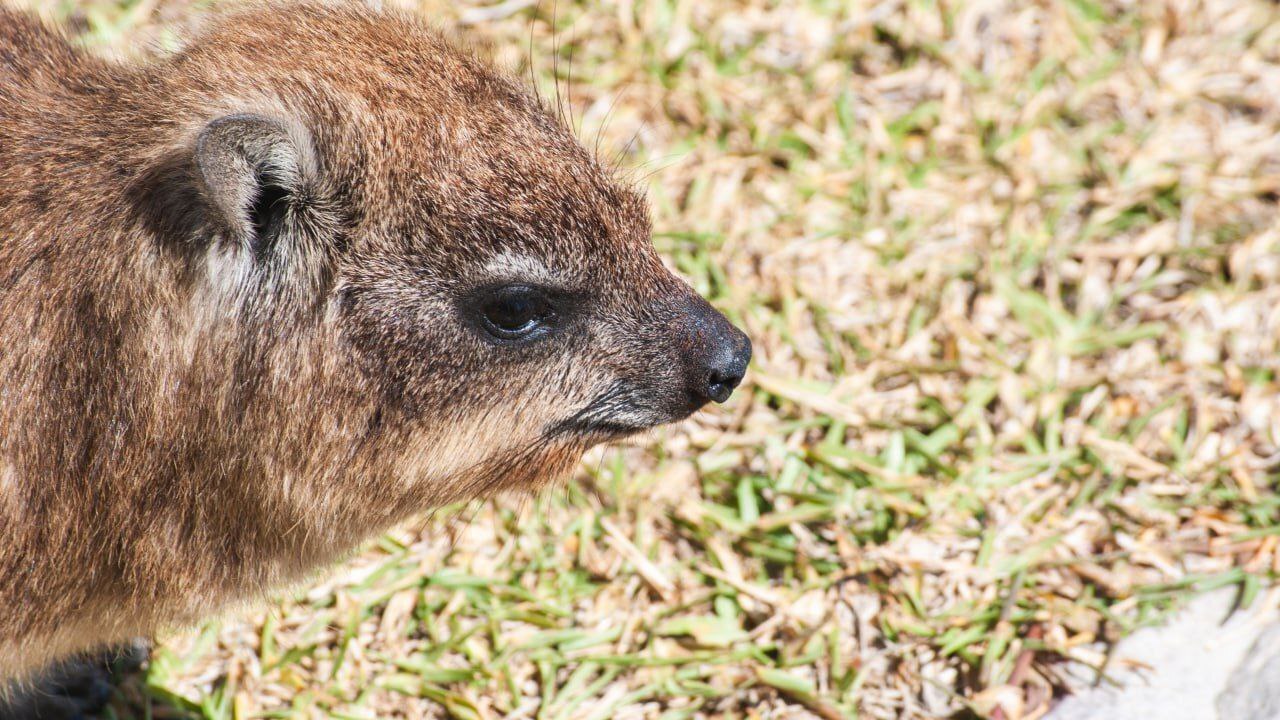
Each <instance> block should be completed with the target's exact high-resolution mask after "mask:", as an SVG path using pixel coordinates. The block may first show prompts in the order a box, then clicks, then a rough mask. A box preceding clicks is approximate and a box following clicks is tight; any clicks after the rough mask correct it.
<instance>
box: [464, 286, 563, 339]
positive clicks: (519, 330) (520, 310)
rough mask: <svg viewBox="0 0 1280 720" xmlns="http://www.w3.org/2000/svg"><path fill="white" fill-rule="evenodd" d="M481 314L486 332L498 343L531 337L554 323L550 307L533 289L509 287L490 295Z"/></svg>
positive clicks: (541, 294) (484, 300) (541, 295)
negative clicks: (496, 339)
mask: <svg viewBox="0 0 1280 720" xmlns="http://www.w3.org/2000/svg"><path fill="white" fill-rule="evenodd" d="M480 314H481V317H482V319H483V321H484V326H485V329H486V330H488V331H489V332H490V333H491V334H492V335H494V336H495V337H497V338H499V339H501V340H519V339H523V338H527V337H531V336H533V335H535V334H537V333H538V331H539V330H542V329H544V328H546V326H547V325H548V324H549V323H550V322H551V320H552V319H553V312H552V308H551V303H550V302H549V301H548V300H547V296H546V295H545V294H544V293H542V292H541V291H539V290H537V289H536V288H531V287H526V286H523V285H509V286H506V287H501V288H498V289H496V290H494V291H492V292H491V293H489V294H488V295H487V296H486V297H485V298H484V299H483V301H482V304H481V306H480Z"/></svg>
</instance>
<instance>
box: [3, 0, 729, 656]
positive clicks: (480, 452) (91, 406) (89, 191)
mask: <svg viewBox="0 0 1280 720" xmlns="http://www.w3.org/2000/svg"><path fill="white" fill-rule="evenodd" d="M649 236H650V232H649V222H648V220H647V213H646V206H645V202H644V201H643V199H642V198H641V197H640V195H638V194H637V193H636V192H635V191H634V190H633V189H631V188H629V187H627V186H626V185H624V184H620V183H619V182H617V181H616V180H615V179H614V178H613V177H612V176H611V173H610V171H609V170H608V169H607V168H605V167H603V166H602V165H601V164H600V163H598V162H597V160H596V158H595V157H594V156H593V155H592V153H590V152H588V151H587V150H584V149H583V147H582V146H581V145H579V143H578V142H577V141H576V140H575V139H574V137H573V135H572V133H571V132H570V131H569V130H568V129H567V128H566V127H565V125H564V124H563V123H562V122H560V120H559V119H558V118H557V117H556V115H555V114H554V113H549V112H548V111H547V110H546V109H545V108H544V107H543V106H542V105H541V104H540V102H539V101H538V100H537V99H535V98H534V97H533V96H532V95H531V94H530V93H529V92H527V91H526V90H525V89H524V88H523V87H521V85H520V84H519V83H517V82H516V81H513V80H512V79H511V78H510V77H508V76H506V75H504V74H502V73H500V72H497V71H495V70H494V69H493V68H492V67H490V66H489V65H488V64H486V63H485V62H483V61H481V60H478V59H477V58H475V57H473V56H472V55H471V54H469V53H467V52H464V51H460V50H459V49H457V48H456V47H454V46H453V45H451V44H450V43H449V42H447V41H446V40H445V39H443V38H442V37H441V36H440V35H438V34H437V33H435V32H433V31H431V30H430V29H428V27H427V26H426V25H425V24H424V23H423V22H421V21H419V20H417V19H414V18H413V17H408V16H404V15H399V14H395V13H391V12H375V11H372V10H369V9H367V8H365V7H364V6H362V5H356V4H352V5H350V6H347V5H342V4H338V3H334V4H293V5H287V6H276V7H271V8H255V9H248V10H244V11H240V12H239V13H237V14H234V15H231V16H228V17H226V18H223V19H221V20H217V21H214V22H213V23H212V24H211V27H209V28H208V29H206V30H205V31H203V32H202V33H200V34H199V35H198V36H197V37H195V38H194V39H193V40H192V41H191V42H190V43H189V45H188V46H187V47H186V48H185V49H183V50H181V51H179V52H176V53H174V54H172V55H169V56H166V57H162V58H157V59H154V60H153V61H151V62H148V63H146V64H141V65H136V64H119V63H114V62H109V61H106V60H104V59H101V58H97V57H94V56H91V55H89V54H87V53H86V52H84V51H82V50H80V49H78V48H76V47H74V46H73V45H71V44H69V43H68V42H67V41H66V40H65V39H64V37H63V36H62V35H60V34H59V33H58V32H57V31H55V30H51V29H49V28H48V27H46V26H45V25H43V24H41V23H40V22H38V21H36V20H34V19H32V18H30V17H27V16H25V15H22V14H19V13H16V12H13V11H5V10H0V308H3V309H2V310H0V677H11V678H12V677H21V676H24V675H27V676H29V675H30V674H31V673H32V672H33V671H36V670H37V669H38V668H40V667H42V666H44V665H46V664H48V663H50V662H53V661H56V660H58V659H59V658H64V657H67V656H69V655H74V654H77V653H84V652H89V651H93V650H95V649H97V648H100V647H103V646H106V645H110V644H113V643H118V642H121V641H124V640H126V639H129V638H133V637H136V636H145V635H147V634H149V633H151V632H152V631H153V629H155V628H157V627H158V626H163V625H173V624H182V623H190V622H193V621H195V620H197V619H198V618H200V617H202V616H204V615H206V614H208V613H210V612H211V611H214V610H216V609H218V608H219V607H222V606H225V605H227V604H228V603H230V602H233V601H236V600H238V599H242V598H244V597H246V596H253V595H257V594H260V593H262V592H263V591H264V590H266V589H269V588H273V587H278V586H280V584H281V583H286V582H289V581H290V580H293V579H297V578H299V577H300V576H302V575H303V574H304V573H306V572H307V571H309V570H312V569H314V568H316V567H317V566H318V565H320V564H322V563H326V562H329V561H331V560H333V559H334V558H335V557H337V556H339V555H340V554H341V553H343V552H344V551H348V550H350V549H351V548H352V547H353V546H354V545H355V544H356V543H358V542H359V541H360V540H361V539H362V538H365V537H367V536H369V535H370V534H373V533H377V532H379V531H382V530H384V529H386V528H387V527H389V526H390V525H392V524H394V523H396V522H397V521H400V520H403V519H405V518H407V517H409V516H411V515H412V514H414V513H417V512H420V511H422V510H424V509H426V508H429V507H431V506H435V505H439V504H442V503H447V502H451V501H455V500H458V499H463V498H471V497H477V496H481V495H484V494H485V493H488V492H490V491H493V490H495V489H498V488H534V487H537V486H539V485H540V484H542V483H544V482H545V481H547V480H548V479H549V478H552V477H554V476H556V475H558V474H562V473H564V472H566V471H567V470H568V469H570V468H572V467H573V466H574V465H575V463H576V462H577V461H578V460H579V459H580V457H581V455H582V453H583V451H584V450H585V449H586V448H588V447H589V446H591V445H593V444H596V443H600V442H603V441H607V440H610V439H614V438H619V437H622V436H625V435H628V434H631V433H635V432H638V431H642V430H644V429H646V428H651V427H653V426H655V425H658V424H661V423H666V422H671V421H674V420H678V419H680V418H683V417H685V416H687V415H688V414H689V413H691V412H693V411H694V410H696V409H697V408H699V407H701V406H702V405H703V404H705V403H706V402H707V401H710V400H715V401H723V400H724V399H725V398H727V397H728V396H729V394H730V392H732V390H733V388H734V386H735V385H737V384H738V382H739V381H740V380H741V379H742V376H743V372H744V370H745V368H746V365H747V362H748V359H749V356H750V343H749V342H748V340H747V338H746V337H745V336H744V335H743V334H742V333H741V332H739V331H738V330H736V329H735V328H734V327H733V326H732V325H731V324H730V323H729V322H728V321H727V320H725V318H724V317H722V316H721V315H720V314H719V313H717V312H716V311H715V310H713V309H712V308H711V307H710V306H709V305H708V304H707V303H706V302H704V301H703V300H702V299H701V298H699V297H698V296H697V295H696V294H695V293H694V292H693V291H692V290H691V289H690V288H689V287H688V286H687V285H686V284H685V283H683V282H681V281H680V280H679V279H677V278H676V277H675V276H674V275H672V273H670V272H669V271H668V270H666V269H665V268H664V266H663V264H662V262H661V261H660V259H659V257H658V255H657V254H656V253H655V251H654V249H653V247H652V245H651V243H650V237H649Z"/></svg>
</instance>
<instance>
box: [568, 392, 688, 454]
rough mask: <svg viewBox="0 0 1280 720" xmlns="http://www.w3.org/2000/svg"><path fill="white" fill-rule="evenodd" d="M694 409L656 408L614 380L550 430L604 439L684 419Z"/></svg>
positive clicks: (581, 436)
mask: <svg viewBox="0 0 1280 720" xmlns="http://www.w3.org/2000/svg"><path fill="white" fill-rule="evenodd" d="M695 410H697V408H696V407H695V408H688V409H682V411H677V412H673V411H671V410H669V409H664V408H659V407H655V406H654V405H653V404H652V403H651V402H650V401H649V399H648V398H647V397H643V396H641V394H640V392H639V391H638V390H637V389H636V388H634V387H631V386H628V385H626V384H623V383H614V384H613V385H612V386H610V387H609V388H608V389H606V390H605V391H604V392H602V393H600V394H599V395H597V396H596V397H595V398H594V399H592V400H591V402H589V403H587V405H586V406H585V407H583V408H582V409H580V410H578V411H577V412H575V413H574V414H573V415H571V416H569V417H568V418H565V419H564V420H561V421H560V422H558V423H556V424H555V425H553V426H552V428H551V433H552V434H556V435H573V436H576V437H580V438H583V437H585V438H591V439H598V440H599V441H601V442H604V441H608V440H617V439H620V438H625V437H629V436H631V435H636V434H639V433H642V432H645V431H647V430H652V429H653V428H655V427H657V426H659V425H666V424H668V423H673V422H677V421H679V420H683V419H684V418H686V417H688V416H689V415H691V414H693V412H694V411H695Z"/></svg>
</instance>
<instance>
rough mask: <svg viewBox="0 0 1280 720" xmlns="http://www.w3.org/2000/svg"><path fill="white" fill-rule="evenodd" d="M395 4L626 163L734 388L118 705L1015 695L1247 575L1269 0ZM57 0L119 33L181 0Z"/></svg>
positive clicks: (184, 655)
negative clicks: (740, 371) (724, 324)
mask: <svg viewBox="0 0 1280 720" xmlns="http://www.w3.org/2000/svg"><path fill="white" fill-rule="evenodd" d="M388 1H390V0H388ZM420 7H421V9H422V10H423V11H424V12H426V13H428V14H429V15H430V16H431V17H433V18H436V19H437V20H438V21H439V22H440V24H441V25H442V26H443V27H445V28H447V29H450V30H457V31H459V32H461V33H463V34H464V35H465V36H466V37H467V38H468V39H469V40H470V41H472V42H473V43H475V44H476V45H478V46H480V47H481V48H484V49H485V51H486V52H489V53H491V54H492V55H493V56H494V57H495V58H497V60H498V61H499V62H501V63H504V64H506V65H508V66H510V67H520V66H521V64H522V63H523V62H524V61H526V60H528V59H529V58H530V57H531V58H532V74H533V76H534V77H535V78H536V79H537V81H538V83H539V84H540V86H541V87H542V90H543V92H544V94H547V95H548V96H554V95H555V90H554V88H556V87H558V88H559V91H560V95H561V97H563V98H564V100H565V102H566V103H567V105H568V107H570V108H572V113H573V118H574V122H575V123H576V124H577V125H578V126H579V127H580V128H581V130H580V134H581V136H582V137H584V138H585V140H586V141H587V142H588V143H594V142H596V141H597V139H598V142H599V147H600V149H601V153H602V154H605V155H613V154H617V155H618V156H619V158H620V162H621V165H622V166H623V167H624V168H629V169H631V170H632V172H633V173H634V174H635V175H636V177H637V178H643V182H644V184H645V185H646V186H647V188H648V192H649V196H650V198H651V200H652V203H653V208H654V218H655V225H656V236H655V242H656V243H657V244H658V246H659V248H660V249H661V250H662V252H663V253H664V255H665V256H666V257H668V258H669V259H670V260H671V262H672V263H673V264H674V266H675V267H677V268H678V269H679V270H680V271H681V272H682V273H683V274H684V275H685V276H686V277H687V278H688V279H689V280H690V282H692V283H693V284H694V285H695V287H697V288H698V290H699V291H701V292H702V293H704V294H705V295H707V296H708V297H709V298H711V299H712V301H713V302H714V303H715V304H716V305H717V306H718V307H720V308H722V309H723V310H724V311H725V312H726V313H728V314H729V315H730V316H732V317H733V318H734V319H735V320H736V321H737V322H739V323H740V324H742V325H743V326H745V327H746V328H747V329H748V330H749V332H750V334H751V336H752V337H753V338H754V340H755V343H756V348H757V360H756V362H755V363H754V365H753V367H752V370H751V374H750V376H749V380H748V383H747V385H746V387H745V388H744V389H743V391H742V392H740V393H739V394H737V395H736V396H735V398H734V399H733V400H732V401H731V402H730V403H729V404H728V405H726V406H725V407H723V408H713V409H711V410H709V411H707V412H705V413H703V414H701V415H700V416H698V417H697V418H696V419H695V420H693V421H691V422H688V423H686V424H685V425H682V426H680V427H676V428H670V429H666V430H663V431H661V432H659V433H658V434H657V435H656V436H655V437H653V438H649V439H646V440H644V441H641V442H639V443H636V444H634V445H631V446H627V447H615V448H608V449H603V450H602V451H600V452H597V453H595V454H593V455H592V456H591V457H590V458H589V459H588V462H586V463H585V464H584V465H583V467H582V469H581V471H580V472H579V473H578V474H577V475H576V476H575V477H574V478H572V479H571V480H570V481H569V482H568V484H567V485H566V486H565V487H564V488H563V489H562V490H560V491H558V492H553V493H549V494H547V495H545V496H543V497H540V498H537V499H534V500H532V501H528V500H523V501H522V500H520V499H508V500H503V501H500V502H495V503H491V504H486V505H483V506H479V507H468V508H461V509H456V511H455V512H453V513H445V514H442V515H441V516H438V517H437V519H434V520H430V521H423V522H422V523H419V524H417V525H415V526H412V527H408V528H404V529H402V530H400V531H398V532H396V533H393V534H391V535H390V536H388V537H385V538H381V539H379V540H377V541H376V542H373V543H372V544H370V545H369V546H367V547H366V548H365V549H364V550H362V551H361V552H360V553H359V554H358V555H357V556H356V557H354V558H353V559H352V561H351V562H350V563H349V564H347V565H346V566H344V567H343V568H340V569H338V570H336V571H335V572H333V573H332V574H329V575H326V576H323V577H321V578H319V579H318V580H317V582H316V584H315V585H314V586H312V587H307V588H301V589H299V590H298V591H297V593H296V594H293V595H288V594H286V595H282V596H281V597H279V598H277V599H276V600H273V601H272V602H271V603H269V604H267V605H266V606H265V607H259V608H256V609H250V610H248V611H246V612H244V613H237V614H231V615H229V616H228V617H227V618H226V619H224V620H221V621H218V622H213V623H210V624H208V625H206V626H205V627H203V628H200V629H198V630H194V631H190V632H184V633H177V634H174V635H172V636H169V637H167V638H164V639H163V642H162V644H161V646H160V648H159V649H158V651H157V653H156V655H155V660H154V662H153V663H152V665H151V667H150V670H149V673H148V675H147V677H146V679H145V682H144V683H143V684H141V685H135V686H132V687H129V688H126V690H125V691H124V693H123V694H122V696H121V697H120V698H119V699H118V702H117V704H116V716H117V717H139V718H142V717H146V718H151V717H155V718H160V717H175V716H176V717H204V718H237V719H242V718H310V717H334V718H372V717H396V718H436V717H455V718H467V719H471V718H496V717H503V716H505V717H530V718H533V717H536V718H542V719H547V720H553V719H559V718H565V719H568V718H575V719H579V718H592V719H611V720H612V719H616V720H621V719H624V718H664V719H670V720H675V719H676V718H691V717H793V716H804V715H806V714H807V715H808V716H816V717H820V718H843V717H869V718H897V717H902V718H925V717H966V716H969V717H972V716H980V717H993V718H1003V719H1005V720H1010V719H1012V718H1018V717H1035V716H1037V715H1038V714H1040V713H1042V712H1043V711H1044V709H1045V708H1046V707H1047V706H1048V704H1049V703H1050V701H1051V698H1052V697H1053V696H1054V694H1055V693H1060V692H1061V691H1062V688H1063V685H1064V683H1063V679H1062V674H1061V667H1062V666H1061V663H1062V661H1063V660H1065V659H1074V660H1075V661H1077V662H1081V663H1085V664H1090V665H1101V663H1102V662H1103V661H1104V660H1105V644H1104V643H1105V642H1107V641H1113V640H1115V639H1116V638H1118V637H1121V636H1123V635H1124V634H1125V633H1127V632H1129V631H1130V630H1132V629H1133V628H1134V627H1136V626H1138V625H1140V624H1143V623H1148V622H1152V621H1155V620H1157V619H1158V618H1159V617H1161V615H1162V614H1163V613H1166V612H1167V611H1168V610H1169V609H1170V608H1171V607H1173V606H1174V605H1176V604H1177V603H1178V602H1179V601H1180V600H1181V599H1182V598H1184V597H1185V596H1186V595H1187V594H1189V593H1192V592H1195V591H1197V590H1203V589H1206V588H1208V587H1212V586H1221V585H1224V584H1230V585H1236V586H1238V587H1240V588H1241V590H1242V593H1243V599H1244V600H1252V599H1253V597H1255V596H1258V595H1268V596H1269V591H1268V590H1266V585H1267V583H1268V581H1270V580H1271V579H1273V578H1274V575H1275V573H1276V571H1277V568H1280V555H1278V554H1277V546H1278V545H1280V512H1278V511H1277V510H1278V507H1280V496H1278V495H1277V493H1276V488H1275V486H1276V484H1277V480H1280V448H1278V445H1280V400H1278V399H1277V398H1278V397H1280V392H1278V391H1280V379H1278V378H1280V217H1278V215H1277V212H1276V198H1277V194H1278V193H1280V140H1277V138H1280V100H1277V98H1280V64H1278V63H1280V9H1277V8H1276V6H1275V5H1274V4H1272V3H1267V2H1262V1H1261V0H1245V1H1244V2H1233V1H1231V2H1229V1H1227V0H1206V2H1202V3H1189V2H1179V1H1174V0H1170V1H1169V2H1149V3H1129V2H1097V1H1095V0H1072V1H1071V2H1062V3H1041V4H1024V3H1009V2H993V3H963V2H951V1H943V0H903V1H901V2H882V3H881V2H837V1H836V0H783V1H782V2H776V3H765V2H762V1H756V0H746V1H744V2H729V1H728V0H698V1H697V2H695V1H694V0H610V1H608V2H602V3H586V2H574V1H571V0H560V1H559V2H557V3H551V2H542V3H540V4H536V5H535V4H532V3H523V2H511V1H509V2H504V3H492V4H486V5H481V4H479V3H458V4H453V3H448V2H444V1H443V0H423V1H422V2H421V3H420ZM62 12H64V13H66V14H70V15H72V16H74V17H76V18H78V19H79V25H78V27H80V28H81V29H82V31H83V32H84V33H85V34H86V37H87V39H88V41H89V42H91V43H93V44H97V45H103V46H111V47H115V48H130V47H136V46H137V44H138V43H139V42H142V41H143V40H146V41H151V42H155V41H158V42H160V43H161V44H164V43H166V42H168V41H169V40H168V38H170V37H171V35H169V34H167V33H166V31H161V30H158V29H157V28H158V27H161V26H169V27H178V28H181V27H182V26H183V24H184V23H187V22H189V21H190V19H191V18H192V17H196V16H198V15H199V14H200V13H201V12H204V7H203V6H202V5H201V4H191V3H186V2H182V1H181V0H179V1H178V2H167V1H165V0H159V1H156V0H139V1H138V2H127V3H124V4H120V3H116V2H110V1H105V2H89V3H84V4H80V3H76V4H70V3H66V4H64V5H63V6H62ZM530 50H531V54H530ZM1273 600H1274V598H1270V597H1268V602H1271V601H1273Z"/></svg>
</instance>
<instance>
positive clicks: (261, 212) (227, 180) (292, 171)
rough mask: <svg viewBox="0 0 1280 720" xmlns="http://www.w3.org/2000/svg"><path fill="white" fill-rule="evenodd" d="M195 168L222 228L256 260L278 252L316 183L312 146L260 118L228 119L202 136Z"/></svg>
mask: <svg viewBox="0 0 1280 720" xmlns="http://www.w3.org/2000/svg"><path fill="white" fill-rule="evenodd" d="M195 167H196V171H197V174H198V176H199V178H200V181H201V182H202V184H203V186H204V191H205V195H206V198H207V200H208V201H209V204H210V205H211V206H212V208H213V209H214V210H215V211H216V212H217V214H218V215H219V220H220V221H221V223H222V224H223V225H224V226H225V227H226V228H227V229H228V230H229V231H230V232H231V234H232V236H233V237H234V238H235V240H236V241H237V242H239V243H240V244H241V245H242V247H245V248H247V249H249V250H250V251H251V252H252V254H253V256H254V257H256V258H259V259H262V258H265V257H266V256H268V255H269V254H270V253H272V251H273V250H274V249H275V245H276V244H277V239H278V238H279V236H280V235H281V234H282V233H283V231H284V230H285V228H286V226H287V223H288V221H289V217H290V213H291V212H296V210H297V209H298V208H299V207H300V205H301V204H302V203H303V202H304V200H305V195H306V193H307V186H308V184H309V182H310V181H311V180H312V179H313V178H311V177H309V176H311V175H313V174H314V162H313V159H312V152H311V147H310V144H309V140H308V139H307V138H306V137H305V136H304V133H303V132H302V131H300V130H299V129H297V128H291V127H290V126H287V125H286V124H285V123H282V122H280V121H278V120H273V119H271V118H267V117H263V116H261V115H227V116H225V117H221V118H218V119H216V120H213V121H212V122H210V123H209V124H208V125H206V126H205V127H204V129H203V130H201V131H200V135H199V137H197V139H196V146H195Z"/></svg>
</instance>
